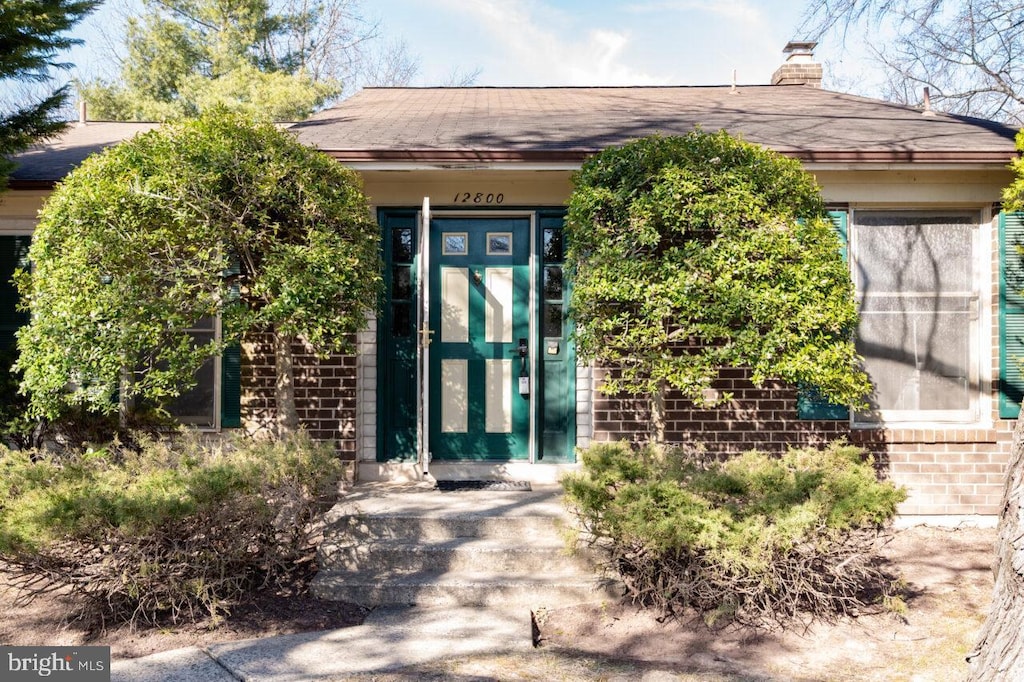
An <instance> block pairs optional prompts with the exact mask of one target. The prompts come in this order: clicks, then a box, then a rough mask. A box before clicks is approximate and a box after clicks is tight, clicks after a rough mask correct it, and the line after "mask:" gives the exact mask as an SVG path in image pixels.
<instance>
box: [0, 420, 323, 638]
mask: <svg viewBox="0 0 1024 682" xmlns="http://www.w3.org/2000/svg"><path fill="white" fill-rule="evenodd" d="M138 443H139V447H138V449H133V448H125V447H121V446H119V445H118V444H117V443H114V444H112V445H109V446H107V447H104V448H101V449H92V450H87V451H84V452H75V451H70V452H67V453H63V454H62V455H60V456H56V455H48V454H40V453H36V452H32V451H12V450H6V449H0V559H2V560H3V561H5V562H6V563H8V564H10V565H11V566H13V567H16V569H17V570H18V573H19V574H20V576H21V582H22V585H23V586H26V587H31V589H33V590H45V589H53V588H57V587H63V586H66V587H69V588H70V589H71V591H72V592H73V593H75V594H77V595H79V596H83V597H85V598H87V602H88V603H91V604H92V605H93V606H94V607H96V608H97V609H98V610H99V613H100V614H101V615H103V616H105V617H109V618H113V619H114V620H118V621H129V622H135V621H136V620H138V619H141V620H144V621H147V622H157V621H158V620H159V619H160V618H162V617H167V616H169V617H170V618H171V619H172V620H177V619H178V618H179V617H182V616H187V617H195V616H197V615H205V614H210V615H213V616H217V615H218V614H219V613H220V612H221V611H224V610H226V609H227V608H228V607H229V605H230V603H231V602H232V601H233V600H235V599H237V598H238V597H240V596H242V595H243V594H244V593H246V592H247V591H249V590H252V589H259V588H261V587H267V586H271V585H273V584H283V583H285V582H287V581H289V580H290V579H291V578H293V577H295V576H296V575H297V574H298V572H301V571H303V570H306V569H308V562H309V561H310V560H311V559H312V556H313V537H312V533H313V527H312V525H311V522H312V521H313V520H314V519H315V518H316V517H317V515H318V514H319V513H320V512H321V511H323V510H325V509H326V508H327V507H328V506H329V505H330V504H331V502H332V501H333V499H334V493H335V492H336V486H337V482H338V479H339V477H340V475H341V471H342V470H341V467H342V464H341V462H340V461H339V460H338V458H337V456H336V454H335V453H334V451H333V448H332V447H331V446H330V445H327V444H320V443H315V442H313V441H311V440H310V439H309V438H308V437H307V436H306V435H305V434H299V435H297V436H294V437H292V438H290V439H288V440H282V441H268V442H243V441H241V440H239V441H236V442H231V443H226V444H224V445H212V444H204V443H203V442H202V439H201V436H200V435H198V434H195V433H192V432H181V433H180V434H178V435H177V436H175V437H174V438H170V439H168V438H164V439H153V438H147V437H141V438H140V439H139V441H138Z"/></svg>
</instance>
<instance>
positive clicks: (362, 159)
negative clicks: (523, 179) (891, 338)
mask: <svg viewBox="0 0 1024 682" xmlns="http://www.w3.org/2000/svg"><path fill="white" fill-rule="evenodd" d="M321 151H323V152H324V153H326V154H327V155H329V156H331V157H332V158H335V159H337V160H339V161H341V162H343V163H353V164H358V163H368V162H373V163H386V162H394V163H417V164H436V165H445V164H521V163H545V164H579V163H582V162H583V161H585V160H586V159H587V158H589V157H590V156H593V155H594V154H596V153H598V152H599V151H600V150H598V149H559V150H532V149H527V150H512V149H495V150H487V149H324V150H321ZM779 152H780V153H782V154H784V155H785V156H790V157H793V158H795V159H799V160H800V161H804V162H808V163H843V164H857V163H863V164H880V163H883V164H953V165H956V164H964V165H968V164H970V165H977V164H983V165H999V166H1005V165H1007V164H1009V163H1010V161H1012V160H1013V159H1015V158H1017V156H1018V153H1017V152H1009V151H1006V150H980V151H971V150H966V151H961V150H951V151H921V150H910V149H908V150H888V149H882V150H864V151H856V150H833V149H821V150H815V149H780V150H779Z"/></svg>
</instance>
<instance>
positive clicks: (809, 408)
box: [0, 54, 1024, 518]
mask: <svg viewBox="0 0 1024 682" xmlns="http://www.w3.org/2000/svg"><path fill="white" fill-rule="evenodd" d="M773 81H774V83H775V84H773V85H763V86H721V87H635V88H632V87H610V88H394V89H390V88H383V89H367V90H364V91H362V92H360V93H358V94H357V95H355V96H353V97H352V98H350V99H348V100H345V101H344V102H342V103H340V104H339V105H338V106H336V107H334V108H332V109H328V110H326V111H323V112H320V113H319V114H317V115H316V116H314V117H313V118H311V119H309V120H308V121H304V122H302V123H298V124H295V125H293V126H291V130H292V131H293V132H294V133H295V134H296V135H297V136H298V138H299V139H300V140H301V141H303V142H304V143H306V144H309V145H311V146H314V147H316V148H318V149H321V150H322V151H324V152H325V153H327V154H329V155H330V156H332V157H334V158H336V159H337V160H338V161H339V163H344V164H346V165H348V166H351V167H353V168H355V169H356V170H358V171H359V172H360V174H361V175H362V177H363V179H364V182H365V188H366V193H367V195H368V196H369V197H370V198H371V201H372V203H373V207H374V210H375V212H376V215H377V219H378V221H379V224H380V227H381V234H382V248H383V255H384V261H385V267H386V282H387V291H386V294H385V299H384V302H383V307H382V311H381V314H380V315H379V316H378V317H377V318H376V319H373V320H369V321H368V326H367V329H366V330H365V331H364V332H362V333H361V334H360V335H359V338H358V339H357V345H358V352H357V353H356V355H355V356H352V357H333V358H330V359H328V360H317V359H316V358H315V357H314V356H313V355H312V354H311V353H308V352H305V353H303V349H302V348H296V350H297V351H298V353H299V359H300V365H301V370H300V372H299V376H298V378H297V399H298V401H299V405H300V417H301V418H302V419H303V422H304V423H305V424H306V426H307V428H309V430H310V431H311V432H312V434H313V435H314V436H315V437H317V438H321V439H325V440H328V439H329V440H335V441H337V442H338V444H339V446H338V447H339V450H340V453H341V456H343V457H345V458H347V459H350V460H354V461H355V462H356V463H357V469H358V476H359V477H360V478H362V479H398V480H410V479H416V478H419V477H422V476H424V475H429V476H434V477H436V478H438V479H443V478H453V477H468V478H489V477H509V478H527V479H533V480H553V479H555V478H556V477H557V476H558V475H559V474H560V472H561V471H563V470H564V469H566V468H567V467H571V466H573V464H574V462H575V457H576V449H577V448H578V447H583V446H586V445H588V444H590V443H593V442H600V441H615V440H621V439H626V440H633V441H642V440H644V439H646V437H647V432H648V422H649V414H648V408H647V405H646V404H645V402H644V401H642V400H637V399H635V398H632V397H629V396H614V395H606V394H604V393H603V392H602V391H601V390H600V388H601V384H602V380H603V378H604V377H605V376H606V372H608V371H609V370H608V369H606V368H602V367H595V366H592V365H588V364H583V363H580V362H578V361H577V358H576V356H575V352H574V348H573V343H572V337H571V331H572V327H571V320H569V319H568V318H567V316H566V311H567V302H568V295H569V291H570V287H571V280H570V278H569V277H568V276H566V274H565V273H564V272H563V269H562V264H563V255H564V247H565V241H564V239H563V236H562V227H563V218H564V204H565V201H566V199H567V197H568V196H569V194H570V192H571V190H572V182H571V178H572V174H573V172H574V171H575V170H576V169H578V168H579V167H580V165H581V163H582V162H583V161H584V160H585V159H586V158H587V157H588V156H589V155H591V154H593V153H595V152H597V151H599V150H600V149H603V148H605V147H608V146H611V145H617V144H621V143H624V142H627V141H629V140H632V139H635V138H637V137H641V136H645V135H650V134H662V135H673V134H685V133H687V132H689V131H691V130H693V129H694V127H696V126H699V127H701V128H703V129H705V130H709V131H710V130H718V129H725V130H727V131H729V132H730V133H733V134H736V135H739V136H741V137H743V138H744V139H745V140H747V141H749V142H754V143H759V144H764V145H766V146H768V147H770V148H773V149H775V150H777V151H779V152H781V153H783V154H786V155H789V156H792V157H794V158H797V159H799V160H800V161H801V162H802V163H803V164H804V166H805V168H806V169H807V170H808V171H810V172H811V173H812V174H814V176H815V177H816V178H817V181H818V183H819V184H820V185H821V187H822V191H823V194H824V197H825V200H826V202H827V203H828V205H829V208H830V210H831V211H832V216H833V219H834V221H835V223H836V226H837V228H838V229H839V230H840V233H841V235H842V236H843V239H844V241H845V243H846V255H847V259H848V262H849V263H850V267H851V273H852V276H853V279H854V282H855V286H856V291H857V296H858V300H859V302H860V308H861V323H860V328H859V329H858V332H857V338H858V344H859V349H860V352H861V354H862V355H863V356H864V358H865V364H866V369H867V370H868V373H869V375H870V376H871V378H872V380H873V383H874V384H875V386H876V389H877V390H876V393H875V395H874V396H873V398H872V405H871V409H869V410H866V411H864V412H857V413H851V412H850V411H849V410H847V409H846V408H844V407H842V406H835V405H827V404H823V403H821V402H820V401H817V400H815V399H814V396H813V392H812V391H801V390H798V388H797V387H793V386H787V385H783V384H781V383H775V384H770V385H768V386H766V387H764V388H755V387H754V386H753V385H752V384H751V383H750V381H749V377H748V374H747V372H746V371H745V370H743V369H723V370H722V372H721V375H720V378H719V380H718V382H717V383H716V386H715V388H716V390H718V391H722V392H726V391H727V392H729V393H731V394H732V399H731V400H729V401H727V402H726V403H725V404H724V405H723V406H721V407H719V408H713V409H712V408H704V407H697V406H695V405H693V404H692V403H690V402H689V401H687V400H685V399H683V398H682V397H681V396H678V395H671V394H670V395H669V397H668V400H667V402H666V407H667V426H668V429H667V430H668V440H669V441H671V442H674V443H679V444H681V445H684V446H688V447H699V448H702V449H704V450H705V451H707V452H709V453H711V454H715V455H728V454H732V453H737V452H740V451H743V450H746V449H750V448H759V449H763V450H767V451H782V450H784V449H786V448H788V447H790V446H794V445H796V446H798V445H819V444H824V443H826V442H829V441H831V440H834V439H836V438H840V437H844V438H847V439H848V440H850V441H851V442H853V443H855V444H860V445H863V446H864V447H866V448H868V449H869V450H871V451H872V452H873V453H874V454H875V456H876V459H877V461H878V463H879V467H880V469H881V470H882V471H883V472H884V473H885V474H886V475H887V476H889V477H890V478H892V479H893V480H895V481H896V482H898V483H900V484H903V485H905V486H907V488H908V489H909V493H910V497H909V499H908V501H907V502H906V503H905V504H904V505H903V507H902V508H901V513H902V514H903V515H905V516H913V517H917V518H929V517H933V516H947V517H948V516H951V515H952V516H978V517H989V516H992V515H995V514H998V512H999V503H1000V498H1001V495H1002V485H1003V477H1004V473H1005V467H1006V465H1007V462H1008V458H1009V448H1010V438H1011V433H1012V430H1013V427H1014V424H1015V420H1016V418H1017V414H1018V412H1019V409H1020V401H1021V395H1022V391H1024V381H1022V378H1021V376H1020V371H1019V369H1018V365H1017V360H1016V358H1018V357H1024V326H1021V325H1022V324H1024V299H1020V298H1019V297H1018V295H1017V294H1016V290H1017V288H1018V287H1017V283H1018V282H1020V281H1021V280H1020V279H1018V277H1019V276H1018V274H1017V270H1018V269H1019V266H1018V264H1017V263H1016V260H1017V253H1016V246H1017V244H1018V243H1021V242H1022V241H1024V221H1022V220H1021V219H1020V218H1019V217H1018V216H1016V215H1006V214H1004V213H1002V212H1001V211H1000V209H999V205H998V202H999V200H1000V192H1001V189H1002V188H1003V187H1005V186H1006V185H1007V184H1008V183H1009V182H1010V180H1011V174H1010V172H1009V171H1008V170H1007V164H1008V163H1009V161H1010V160H1011V159H1012V158H1014V157H1015V156H1016V151H1015V148H1014V134H1015V132H1016V131H1015V130H1013V129H1009V128H1007V127H1005V126H1002V125H999V124H996V123H993V122H990V121H982V120H976V119H967V118H960V117H953V116H947V115H942V114H935V113H933V112H930V111H922V110H920V109H916V108H911V107H905V106H899V105H895V104H891V103H887V102H883V101H878V100H872V99H866V98H862V97H855V96H851V95H846V94H841V93H836V92H829V91H825V90H822V89H821V88H820V87H819V85H820V66H818V65H816V64H814V63H813V62H809V60H808V59H807V55H806V54H802V55H797V58H795V59H793V60H791V62H787V64H786V65H784V66H783V67H782V68H780V70H779V71H778V72H777V73H776V76H775V78H773ZM151 127H152V124H133V123H98V122H83V123H80V124H79V125H78V126H75V127H72V128H71V129H70V130H69V131H68V132H67V133H66V134H65V135H64V136H63V137H61V138H59V139H57V140H55V141H53V142H51V143H48V144H44V145H40V146H39V147H38V148H35V149H33V150H30V151H28V152H25V153H24V154H22V155H20V156H19V157H17V159H16V160H17V161H19V163H20V166H19V169H18V170H17V171H15V174H14V176H13V177H12V179H11V183H10V187H11V189H10V191H8V192H7V193H6V194H4V195H3V196H2V198H0V201H2V203H0V247H2V249H3V252H2V254H0V268H6V270H5V271H4V272H3V273H0V274H2V275H3V277H4V279H5V280H6V277H7V275H6V272H7V271H9V270H10V269H11V268H12V267H13V265H14V263H15V262H17V260H18V259H19V258H22V257H23V253H24V249H25V247H26V244H27V239H28V237H29V236H30V235H31V232H32V229H33V226H34V219H35V213H36V211H37V210H38V208H39V207H40V205H41V204H42V202H43V200H44V199H45V197H46V195H47V194H48V193H49V191H51V189H52V186H53V184H54V182H56V181H58V180H59V179H60V178H61V177H63V175H64V174H66V173H67V172H68V171H69V170H70V169H71V168H72V167H73V166H74V165H75V164H76V163H78V162H79V161H80V160H81V159H82V158H84V157H85V155H86V154H87V153H90V152H92V151H95V150H96V149H99V148H101V147H103V146H105V145H107V144H111V143H113V142H116V141H118V140H121V139H125V138H127V137H130V136H131V135H133V134H135V133H137V132H139V131H141V130H146V129H149V128H151ZM12 296H13V292H12V291H11V290H10V289H0V342H2V341H3V340H4V339H9V334H10V333H11V329H13V328H14V327H16V325H17V324H18V323H19V320H18V319H17V318H16V317H12V316H11V314H10V311H11V310H12V305H13V304H12V301H13V299H12ZM2 325H6V326H2ZM210 333H215V330H210ZM5 335H8V336H5ZM208 369H209V372H208V376H209V380H208V382H207V385H203V386H201V387H200V389H198V390H197V392H196V393H195V394H194V395H192V396H189V397H188V398H187V399H185V400H183V401H180V405H179V410H180V411H181V413H182V415H183V418H185V419H187V420H189V421H192V422H193V423H197V424H200V425H202V426H206V427H208V428H214V429H221V428H233V427H242V428H246V429H248V430H250V431H258V430H260V429H261V428H263V426H264V425H265V424H266V423H267V421H268V420H269V419H271V418H272V415H273V408H274V406H273V384H272V381H273V360H272V356H271V354H270V352H269V347H268V345H267V344H266V343H265V342H263V340H261V339H259V338H253V339H250V340H249V342H247V343H246V344H244V345H243V347H242V348H241V349H240V352H239V353H237V354H235V353H230V354H226V355H225V357H224V358H221V359H219V360H218V361H217V362H216V363H214V365H212V366H211V367H210V368H208ZM190 411H191V412H192V414H189V412H190Z"/></svg>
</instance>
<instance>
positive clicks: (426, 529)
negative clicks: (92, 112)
mask: <svg viewBox="0 0 1024 682" xmlns="http://www.w3.org/2000/svg"><path fill="white" fill-rule="evenodd" d="M567 523H568V522H567V520H566V519H565V518H563V517H562V516H515V517H500V516H487V515H482V514H474V513H466V512H449V513H446V514H445V513H434V514H425V513H415V514H414V513H403V514H367V513H351V514H342V515H339V516H336V517H334V518H333V519H332V520H331V523H330V525H328V526H327V528H326V529H325V531H324V535H325V537H326V538H328V539H330V540H334V541H336V542H339V543H341V542H346V541H347V542H354V543H366V542H377V541H385V540H395V541H404V542H422V543H425V542H445V541H448V540H455V539H459V538H495V539H506V540H520V541H522V542H524V543H526V542H529V543H540V542H547V541H548V540H550V539H552V538H553V539H555V540H556V541H558V540H561V538H562V528H563V527H565V525H566V524H567Z"/></svg>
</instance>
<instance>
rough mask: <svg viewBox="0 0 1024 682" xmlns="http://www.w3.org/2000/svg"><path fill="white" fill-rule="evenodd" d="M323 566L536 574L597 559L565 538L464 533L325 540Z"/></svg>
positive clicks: (590, 566)
mask: <svg viewBox="0 0 1024 682" xmlns="http://www.w3.org/2000/svg"><path fill="white" fill-rule="evenodd" d="M319 564H320V568H321V569H322V570H325V571H335V572H342V571H347V572H351V573H362V572H369V574H380V573H382V572H385V571H392V572H397V573H413V572H416V571H448V572H451V571H498V572H504V573H507V574H509V575H531V574H537V573H553V572H561V571H565V570H576V571H581V572H586V573H591V572H593V570H594V568H595V565H596V563H595V561H594V558H593V556H592V555H590V554H587V553H583V552H580V553H572V554H570V552H569V551H568V549H567V546H566V544H565V542H563V541H562V540H561V539H559V538H557V537H555V538H545V539H543V540H528V541H523V540H522V538H519V539H517V540H516V541H515V542H514V543H510V542H509V540H508V539H495V538H488V539H480V538H473V537H460V538H453V539H447V540H441V541H433V542H429V543H423V542H419V541H417V540H401V541H394V540H393V541H374V542H369V543H359V544H350V543H346V544H335V543H331V542H324V543H323V544H321V546H320V553H319Z"/></svg>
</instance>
